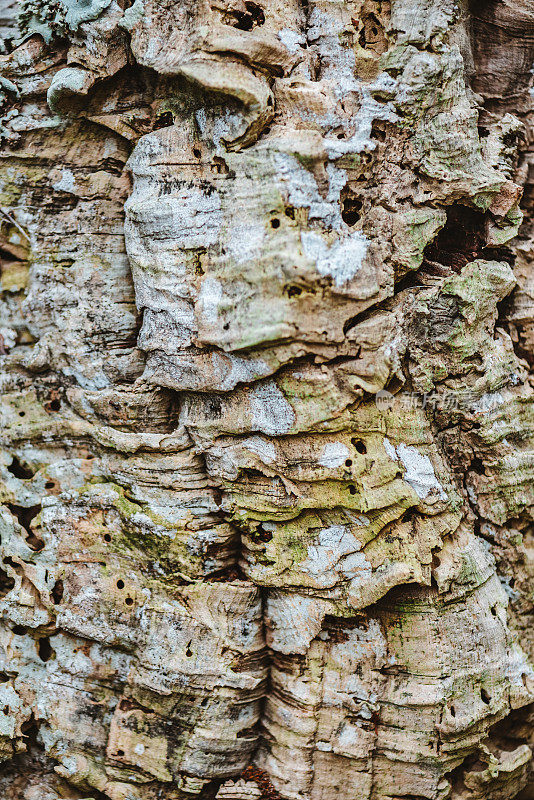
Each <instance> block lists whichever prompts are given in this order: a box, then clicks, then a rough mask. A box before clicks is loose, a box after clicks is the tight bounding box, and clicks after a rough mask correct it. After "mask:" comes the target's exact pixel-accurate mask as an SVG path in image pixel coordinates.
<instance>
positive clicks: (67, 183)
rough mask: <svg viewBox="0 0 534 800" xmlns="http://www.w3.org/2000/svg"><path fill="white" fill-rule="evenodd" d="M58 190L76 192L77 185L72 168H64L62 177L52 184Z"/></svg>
mask: <svg viewBox="0 0 534 800" xmlns="http://www.w3.org/2000/svg"><path fill="white" fill-rule="evenodd" d="M52 187H53V188H54V189H55V190H56V192H70V193H71V194H72V193H74V189H75V187H76V179H75V178H74V175H73V173H72V172H71V171H70V169H64V170H62V172H61V178H60V179H59V180H57V181H56V182H55V183H53V184H52Z"/></svg>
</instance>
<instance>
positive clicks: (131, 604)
mask: <svg viewBox="0 0 534 800" xmlns="http://www.w3.org/2000/svg"><path fill="white" fill-rule="evenodd" d="M125 603H126V605H127V606H133V599H132V598H131V597H127V598H126V600H125Z"/></svg>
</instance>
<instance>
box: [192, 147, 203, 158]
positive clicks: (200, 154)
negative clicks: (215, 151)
mask: <svg viewBox="0 0 534 800" xmlns="http://www.w3.org/2000/svg"><path fill="white" fill-rule="evenodd" d="M193 155H194V156H195V158H201V156H202V152H201V151H200V150H199V149H198V147H194V148H193Z"/></svg>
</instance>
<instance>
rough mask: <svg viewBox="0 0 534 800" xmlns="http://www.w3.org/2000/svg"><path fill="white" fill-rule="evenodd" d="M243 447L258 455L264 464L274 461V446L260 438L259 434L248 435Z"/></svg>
mask: <svg viewBox="0 0 534 800" xmlns="http://www.w3.org/2000/svg"><path fill="white" fill-rule="evenodd" d="M243 447H246V449H247V450H250V451H251V452H252V453H255V455H257V456H259V457H260V458H261V460H262V461H263V462H264V463H265V464H272V463H273V462H274V461H276V448H275V446H274V444H273V442H270V441H269V440H268V439H262V437H261V436H250V437H249V438H248V439H245V440H244V442H243Z"/></svg>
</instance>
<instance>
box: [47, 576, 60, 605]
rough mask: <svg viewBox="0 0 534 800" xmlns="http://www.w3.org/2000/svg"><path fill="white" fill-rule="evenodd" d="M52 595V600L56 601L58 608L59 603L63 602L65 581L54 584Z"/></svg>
mask: <svg viewBox="0 0 534 800" xmlns="http://www.w3.org/2000/svg"><path fill="white" fill-rule="evenodd" d="M50 594H51V595H52V600H53V601H54V604H55V605H56V606H57V605H59V603H61V601H62V600H63V581H62V580H57V581H56V582H55V583H54V586H53V589H52V591H51V592H50Z"/></svg>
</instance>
